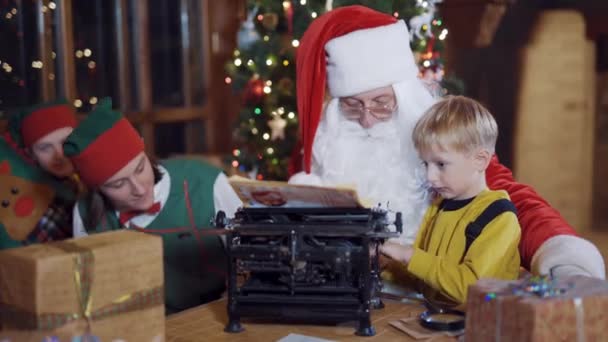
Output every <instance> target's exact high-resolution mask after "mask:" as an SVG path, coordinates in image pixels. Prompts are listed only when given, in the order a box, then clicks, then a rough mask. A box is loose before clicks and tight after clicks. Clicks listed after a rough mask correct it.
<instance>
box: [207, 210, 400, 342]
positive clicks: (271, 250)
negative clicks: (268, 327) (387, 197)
mask: <svg viewBox="0 0 608 342" xmlns="http://www.w3.org/2000/svg"><path fill="white" fill-rule="evenodd" d="M401 221H402V220H401V214H400V213H397V214H396V215H395V220H394V222H389V218H388V213H387V212H386V211H385V210H383V209H380V208H374V209H364V208H241V209H239V210H238V211H237V212H236V214H235V217H234V218H233V219H230V220H228V219H226V218H225V217H224V216H223V215H222V213H219V215H218V217H217V219H216V226H218V228H222V227H224V228H225V229H227V230H228V233H227V252H228V257H229V273H228V317H229V322H228V324H227V326H226V328H225V331H227V332H234V333H236V332H240V331H242V330H243V328H242V326H241V318H251V319H254V320H256V321H260V320H262V321H264V320H267V321H268V320H272V321H276V320H287V321H292V322H293V321H296V322H311V323H312V322H314V323H339V322H345V321H355V322H357V323H358V327H357V330H356V334H357V335H362V336H373V335H374V334H375V330H374V328H373V326H372V325H371V321H370V311H371V309H373V308H381V307H382V306H383V305H382V302H381V301H380V299H379V297H378V295H377V294H378V293H379V291H380V288H381V286H382V283H381V281H380V278H379V270H378V253H375V254H374V253H370V248H376V252H377V246H378V244H379V243H382V242H383V241H384V240H385V239H388V238H392V237H397V236H399V234H400V233H401V231H402V222H401ZM391 226H393V229H390V228H391Z"/></svg>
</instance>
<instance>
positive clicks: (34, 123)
mask: <svg viewBox="0 0 608 342" xmlns="http://www.w3.org/2000/svg"><path fill="white" fill-rule="evenodd" d="M74 127H76V114H75V113H74V109H73V108H72V107H71V106H70V105H68V104H67V102H65V101H56V102H49V103H42V104H38V105H35V106H31V107H28V108H25V109H23V110H22V111H20V112H19V113H15V114H14V115H12V116H11V117H10V119H9V132H10V138H11V139H12V141H13V142H15V143H16V145H17V146H18V147H20V148H25V150H26V151H27V152H28V153H29V155H30V156H31V157H32V158H33V159H34V160H35V161H36V162H37V163H38V165H40V167H41V168H42V169H44V170H45V171H47V172H49V173H50V174H52V175H54V176H55V177H58V178H67V177H70V176H72V175H73V174H74V166H73V165H72V163H71V162H70V160H69V159H68V158H66V157H65V156H64V154H63V146H62V145H63V141H64V140H65V138H66V137H67V136H68V135H69V134H70V133H71V132H72V130H73V129H74Z"/></svg>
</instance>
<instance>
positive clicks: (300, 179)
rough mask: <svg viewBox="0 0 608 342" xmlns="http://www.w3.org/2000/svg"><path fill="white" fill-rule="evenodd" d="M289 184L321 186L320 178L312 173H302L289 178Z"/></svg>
mask: <svg viewBox="0 0 608 342" xmlns="http://www.w3.org/2000/svg"><path fill="white" fill-rule="evenodd" d="M289 184H297V185H316V186H322V185H323V181H322V180H321V177H319V176H317V175H315V174H313V173H306V172H304V171H302V172H298V173H296V174H295V175H293V176H291V177H290V178H289Z"/></svg>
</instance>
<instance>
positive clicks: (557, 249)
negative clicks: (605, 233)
mask: <svg viewBox="0 0 608 342" xmlns="http://www.w3.org/2000/svg"><path fill="white" fill-rule="evenodd" d="M531 268H532V273H534V274H549V273H550V272H551V270H552V269H553V272H552V273H553V275H555V276H570V275H585V276H591V277H596V278H601V279H605V278H606V267H605V265H604V259H603V258H602V255H601V254H600V252H599V251H598V249H597V247H595V245H594V244H593V243H591V242H589V241H587V240H585V239H583V238H580V237H577V236H572V235H557V236H554V237H552V238H550V239H548V240H547V241H545V242H544V243H543V244H542V245H541V246H540V248H538V250H537V251H536V253H534V256H533V257H532V267H531Z"/></svg>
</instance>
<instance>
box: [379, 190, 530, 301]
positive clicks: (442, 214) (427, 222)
mask: <svg viewBox="0 0 608 342" xmlns="http://www.w3.org/2000/svg"><path fill="white" fill-rule="evenodd" d="M501 198H506V199H509V195H508V194H507V193H506V192H504V191H490V190H485V191H483V192H482V193H480V194H479V195H477V196H476V197H475V198H473V199H472V200H470V201H469V200H463V201H449V200H448V201H447V202H446V203H445V206H444V207H443V209H440V208H439V205H440V204H441V202H442V199H437V200H436V201H434V203H433V204H432V205H431V206H430V208H429V209H428V210H427V212H426V214H425V216H424V219H423V221H422V225H421V229H420V231H419V232H418V235H417V236H416V241H415V243H414V253H413V255H412V258H411V260H410V262H409V264H408V265H407V268H406V267H404V266H405V265H395V264H393V265H391V266H389V270H388V271H389V273H392V276H389V278H395V280H396V281H397V282H399V281H400V280H401V281H406V282H408V283H409V284H408V285H414V287H415V288H417V289H418V290H419V291H421V292H422V293H423V294H424V297H425V298H427V299H428V300H429V301H431V302H433V303H435V304H438V305H442V306H448V307H450V306H459V305H461V304H463V303H465V302H466V296H467V290H468V287H469V285H472V284H474V283H475V282H476V281H477V280H478V279H480V278H496V279H505V280H510V279H517V277H518V274H519V266H520V257H519V251H518V249H517V246H518V244H519V238H520V235H521V230H520V227H519V223H518V221H517V216H516V215H515V214H514V213H513V212H504V213H502V214H500V215H499V216H497V217H496V218H495V219H493V220H492V221H491V222H490V223H488V224H487V225H486V226H485V228H484V229H483V231H482V232H481V234H480V235H479V236H478V237H477V238H476V239H475V241H474V242H473V243H472V244H471V246H470V247H469V249H468V251H467V253H466V254H464V252H465V245H466V237H465V230H466V228H467V225H468V224H469V223H470V222H473V221H474V220H475V219H476V218H477V217H478V216H479V215H480V214H481V213H482V212H483V211H484V209H486V208H487V207H488V206H489V205H490V204H491V203H492V202H494V201H496V200H498V199H501ZM404 271H406V272H405V274H403V273H404ZM399 273H401V274H402V276H401V277H400V276H399ZM403 275H405V277H404V276H403ZM412 276H413V279H415V280H413V279H412ZM408 278H409V279H408ZM412 281H413V282H414V284H412V283H411V282H412Z"/></svg>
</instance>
